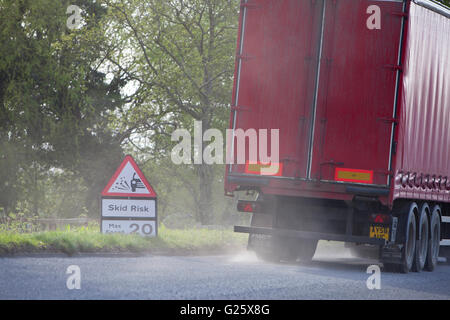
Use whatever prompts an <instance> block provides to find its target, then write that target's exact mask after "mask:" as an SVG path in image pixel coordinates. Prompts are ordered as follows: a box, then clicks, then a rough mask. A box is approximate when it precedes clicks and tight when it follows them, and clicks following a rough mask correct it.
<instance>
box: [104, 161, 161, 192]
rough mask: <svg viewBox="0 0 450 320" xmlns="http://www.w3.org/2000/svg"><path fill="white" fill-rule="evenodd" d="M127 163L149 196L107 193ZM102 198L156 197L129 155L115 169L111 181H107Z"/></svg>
mask: <svg viewBox="0 0 450 320" xmlns="http://www.w3.org/2000/svg"><path fill="white" fill-rule="evenodd" d="M128 162H129V163H130V164H131V166H132V167H133V169H134V170H135V171H136V173H137V174H138V176H139V179H141V181H142V183H143V184H144V185H145V187H146V188H147V190H148V191H149V192H150V194H147V193H116V192H108V190H109V189H110V188H111V186H112V185H113V183H114V182H115V181H116V179H117V177H118V176H119V175H120V173H121V172H122V170H123V168H124V167H125V166H126V165H127V163H128ZM102 196H105V197H125V198H128V197H136V198H156V197H157V195H156V192H155V190H154V189H153V187H152V186H151V185H150V183H149V182H148V180H147V178H146V177H145V176H144V174H143V173H142V171H141V169H139V166H138V165H137V164H136V162H135V161H134V159H133V157H132V156H130V155H127V156H126V157H125V159H124V160H123V161H122V163H121V164H120V166H119V168H117V170H116V172H115V173H114V175H113V176H112V177H111V179H110V180H109V182H108V184H107V185H106V187H105V188H104V189H103V191H102Z"/></svg>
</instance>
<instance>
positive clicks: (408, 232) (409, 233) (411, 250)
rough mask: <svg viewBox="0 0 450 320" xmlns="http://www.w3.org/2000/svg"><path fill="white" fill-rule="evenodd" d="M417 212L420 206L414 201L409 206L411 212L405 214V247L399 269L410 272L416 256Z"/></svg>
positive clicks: (402, 271)
mask: <svg viewBox="0 0 450 320" xmlns="http://www.w3.org/2000/svg"><path fill="white" fill-rule="evenodd" d="M416 212H418V207H417V204H416V203H415V202H413V203H412V204H411V206H410V208H409V212H408V213H407V214H406V215H405V216H403V217H402V218H403V222H402V224H403V248H402V257H401V261H400V265H399V266H398V271H399V272H401V273H408V272H409V271H410V270H411V269H412V267H413V264H414V256H415V253H416Z"/></svg>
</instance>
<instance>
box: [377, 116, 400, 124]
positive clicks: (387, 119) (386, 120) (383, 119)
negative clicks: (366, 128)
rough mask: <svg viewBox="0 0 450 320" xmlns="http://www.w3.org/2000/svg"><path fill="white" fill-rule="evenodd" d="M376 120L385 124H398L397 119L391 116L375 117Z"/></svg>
mask: <svg viewBox="0 0 450 320" xmlns="http://www.w3.org/2000/svg"><path fill="white" fill-rule="evenodd" d="M377 122H383V123H387V124H393V123H394V124H398V120H397V119H395V118H392V117H381V118H377Z"/></svg>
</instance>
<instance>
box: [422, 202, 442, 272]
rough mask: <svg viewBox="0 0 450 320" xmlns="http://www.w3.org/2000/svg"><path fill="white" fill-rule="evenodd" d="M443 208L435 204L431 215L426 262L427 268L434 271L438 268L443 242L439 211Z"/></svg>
mask: <svg viewBox="0 0 450 320" xmlns="http://www.w3.org/2000/svg"><path fill="white" fill-rule="evenodd" d="M440 212H441V208H440V207H439V206H434V208H433V212H431V215H430V237H429V240H428V250H427V259H426V262H425V268H424V269H425V270H426V271H433V270H434V269H435V268H436V265H437V261H438V256H439V246H440V242H441V219H440V216H439V213H440Z"/></svg>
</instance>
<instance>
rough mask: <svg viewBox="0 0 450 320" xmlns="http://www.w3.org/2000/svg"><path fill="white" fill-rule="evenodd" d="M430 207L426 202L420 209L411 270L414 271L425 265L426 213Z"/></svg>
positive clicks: (426, 245)
mask: <svg viewBox="0 0 450 320" xmlns="http://www.w3.org/2000/svg"><path fill="white" fill-rule="evenodd" d="M429 212H430V208H429V207H428V204H427V203H424V204H423V205H422V208H421V209H420V214H419V219H418V222H419V223H418V225H417V236H416V237H417V242H416V250H415V251H416V253H415V255H414V263H413V267H412V270H413V271H414V272H420V271H422V270H423V268H424V267H425V262H426V259H427V250H428V228H429V226H428V213H429Z"/></svg>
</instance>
